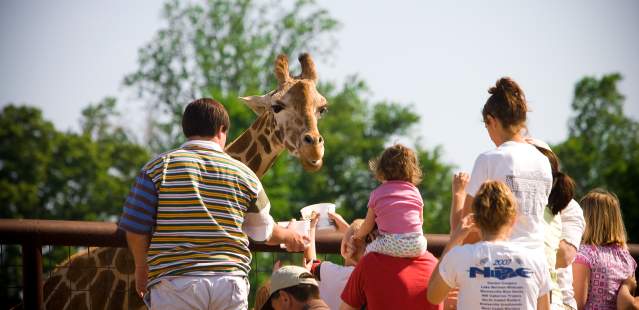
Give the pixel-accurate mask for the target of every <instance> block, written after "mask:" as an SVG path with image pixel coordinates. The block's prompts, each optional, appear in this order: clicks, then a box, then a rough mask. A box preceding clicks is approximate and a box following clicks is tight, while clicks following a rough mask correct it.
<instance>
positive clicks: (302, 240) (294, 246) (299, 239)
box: [282, 228, 311, 252]
mask: <svg viewBox="0 0 639 310" xmlns="http://www.w3.org/2000/svg"><path fill="white" fill-rule="evenodd" d="M286 231H287V232H286V233H285V235H284V242H282V243H284V245H285V246H286V250H287V251H289V252H302V251H304V248H305V247H306V246H307V245H308V244H309V242H311V239H310V238H309V237H308V236H304V235H301V234H299V233H298V232H297V231H295V230H292V229H290V228H286Z"/></svg>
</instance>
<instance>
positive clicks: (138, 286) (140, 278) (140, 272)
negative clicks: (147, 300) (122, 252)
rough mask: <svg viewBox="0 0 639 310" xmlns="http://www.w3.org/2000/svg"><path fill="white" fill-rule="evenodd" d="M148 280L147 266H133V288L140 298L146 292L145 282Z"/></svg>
mask: <svg viewBox="0 0 639 310" xmlns="http://www.w3.org/2000/svg"><path fill="white" fill-rule="evenodd" d="M148 280H149V266H148V265H143V266H135V290H136V291H137V292H138V295H140V297H141V298H143V297H144V294H145V293H146V283H147V282H148Z"/></svg>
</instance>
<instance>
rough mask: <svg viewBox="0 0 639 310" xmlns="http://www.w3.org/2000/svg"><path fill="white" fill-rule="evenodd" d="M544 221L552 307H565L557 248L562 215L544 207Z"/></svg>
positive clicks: (545, 249)
mask: <svg viewBox="0 0 639 310" xmlns="http://www.w3.org/2000/svg"><path fill="white" fill-rule="evenodd" d="M544 222H545V223H546V233H545V238H544V252H545V253H546V263H548V272H549V273H550V291H551V294H552V295H551V298H550V302H551V304H552V307H551V308H552V309H563V308H564V306H563V305H564V300H563V298H562V296H561V289H560V287H559V283H558V279H557V269H556V268H555V266H556V265H557V250H559V241H560V240H561V216H560V215H559V214H556V215H553V214H552V211H550V209H549V208H545V209H544Z"/></svg>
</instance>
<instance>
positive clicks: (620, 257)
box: [575, 244, 637, 309]
mask: <svg viewBox="0 0 639 310" xmlns="http://www.w3.org/2000/svg"><path fill="white" fill-rule="evenodd" d="M575 264H583V265H586V266H587V267H588V269H590V284H589V285H588V298H587V299H586V305H585V307H584V308H585V309H617V290H619V286H620V285H621V282H623V281H624V280H625V279H627V278H629V277H631V276H632V275H634V273H635V268H637V263H636V262H635V260H634V259H633V258H632V256H630V253H628V250H627V249H625V248H622V247H620V246H618V245H609V246H595V245H586V244H582V245H581V247H580V248H579V252H577V257H576V258H575Z"/></svg>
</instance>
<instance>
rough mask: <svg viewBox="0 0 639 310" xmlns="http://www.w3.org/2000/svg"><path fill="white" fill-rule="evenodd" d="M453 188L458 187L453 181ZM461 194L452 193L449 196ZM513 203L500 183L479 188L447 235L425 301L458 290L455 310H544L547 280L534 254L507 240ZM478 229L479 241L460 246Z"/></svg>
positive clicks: (512, 220) (542, 264)
mask: <svg viewBox="0 0 639 310" xmlns="http://www.w3.org/2000/svg"><path fill="white" fill-rule="evenodd" d="M454 184H463V182H455V183H454ZM460 190H461V191H464V189H457V188H455V189H454V192H458V191H460ZM516 204H517V203H516V201H515V198H514V197H513V195H512V192H511V191H510V189H509V188H508V186H506V184H504V183H502V182H499V181H487V182H485V183H483V184H482V185H481V186H480V188H479V190H478V191H477V194H476V195H475V197H474V200H473V204H472V205H471V210H472V212H473V213H471V214H468V215H467V216H465V217H464V218H463V219H462V220H461V223H460V225H457V226H456V227H455V229H454V230H453V231H452V233H451V236H450V242H449V243H448V245H447V246H446V248H445V249H444V252H443V253H442V259H441V260H440V262H439V264H438V266H437V267H436V268H435V271H434V272H433V275H432V276H431V278H430V282H429V284H428V294H427V298H428V301H429V302H430V303H432V304H438V303H440V302H442V301H443V300H444V299H445V298H446V296H447V294H448V293H449V292H450V291H451V290H452V289H453V288H455V287H458V288H459V294H458V301H457V309H480V308H481V309H549V307H550V302H549V297H548V291H549V290H550V279H549V274H548V268H547V266H546V260H545V258H544V257H540V256H539V255H536V254H537V253H538V252H537V251H536V250H534V249H529V248H527V247H525V246H524V245H521V244H518V243H516V242H512V241H509V240H510V234H511V232H512V229H513V226H514V225H515V222H516V214H517V209H516V208H517V207H516ZM475 228H479V232H480V236H481V241H479V242H478V243H474V244H466V245H461V244H462V242H463V240H464V239H465V238H466V237H467V236H468V234H469V233H470V232H471V231H473V230H475Z"/></svg>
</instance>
